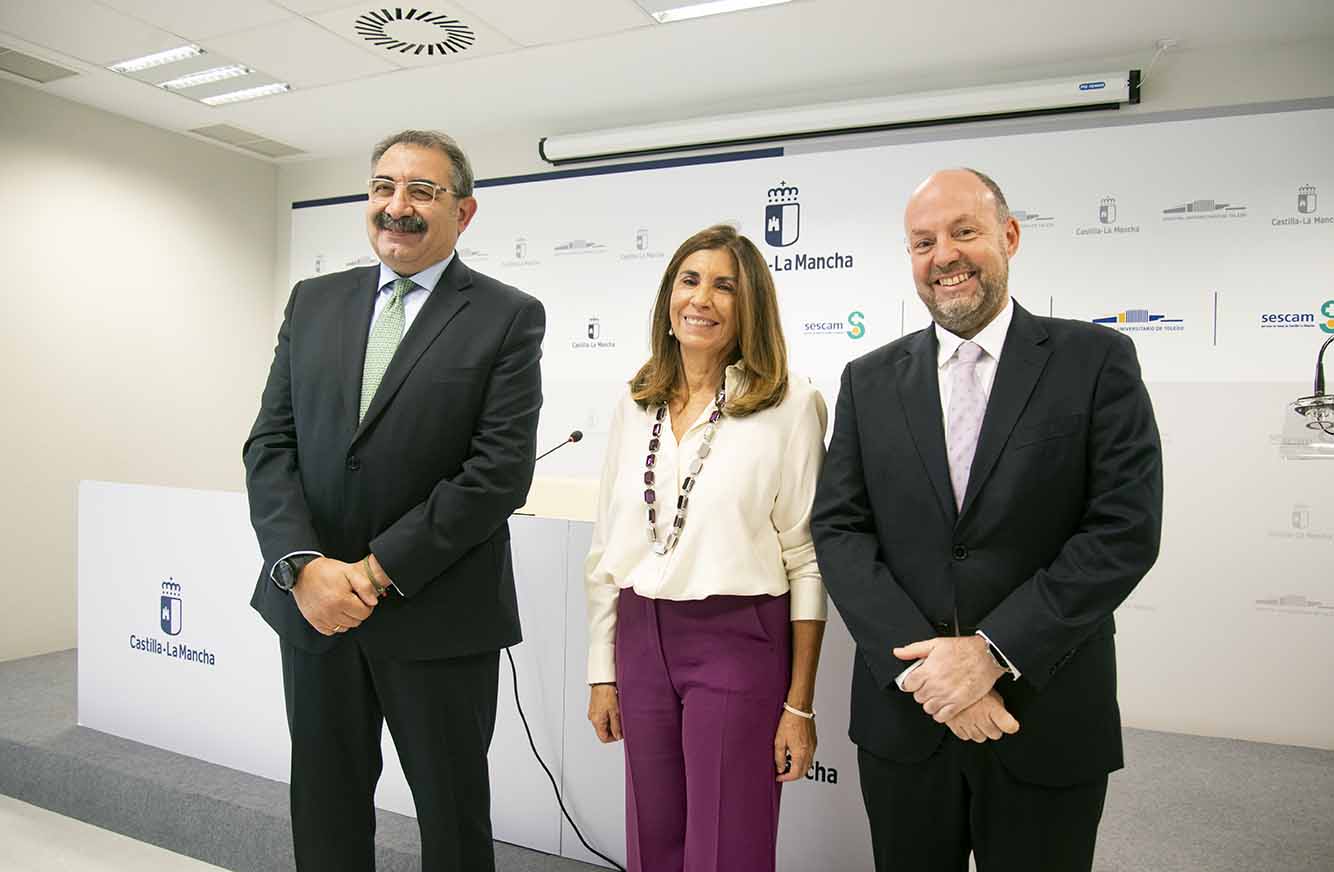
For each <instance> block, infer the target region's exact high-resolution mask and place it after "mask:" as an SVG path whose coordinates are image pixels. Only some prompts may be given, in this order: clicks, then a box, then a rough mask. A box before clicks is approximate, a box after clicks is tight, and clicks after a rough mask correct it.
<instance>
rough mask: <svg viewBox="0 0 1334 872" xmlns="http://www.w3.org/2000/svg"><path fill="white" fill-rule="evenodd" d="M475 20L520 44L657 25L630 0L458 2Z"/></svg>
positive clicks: (584, 36) (578, 37)
mask: <svg viewBox="0 0 1334 872" xmlns="http://www.w3.org/2000/svg"><path fill="white" fill-rule="evenodd" d="M461 3H462V5H463V6H465V7H467V9H468V10H469V11H472V12H475V13H476V17H478V18H480V19H482V20H483V21H485V22H486V23H487V24H489V25H491V26H492V27H494V28H495V29H496V30H499V31H500V32H501V33H503V34H505V35H506V36H508V37H509V38H510V39H512V40H514V41H515V42H517V43H519V44H521V45H546V44H548V43H553V42H570V41H573V40H576V39H587V38H589V37H592V36H601V35H603V34H608V33H617V32H619V31H622V30H629V29H631V28H633V27H654V26H657V25H656V24H655V23H654V21H653V19H652V18H650V17H649V16H648V15H647V14H645V13H644V10H642V9H640V8H639V7H638V6H636V5H635V3H634V2H633V0H581V2H579V3H550V2H534V0H461Z"/></svg>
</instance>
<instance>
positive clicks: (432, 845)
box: [281, 636, 500, 872]
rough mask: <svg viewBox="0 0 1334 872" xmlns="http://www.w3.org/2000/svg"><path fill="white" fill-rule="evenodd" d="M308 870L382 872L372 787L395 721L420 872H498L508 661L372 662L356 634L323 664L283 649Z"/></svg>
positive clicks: (492, 657)
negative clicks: (497, 773)
mask: <svg viewBox="0 0 1334 872" xmlns="http://www.w3.org/2000/svg"><path fill="white" fill-rule="evenodd" d="M281 649H282V661H283V689H284V693H285V695H286V698H287V725H288V729H289V730H290V731H291V735H292V772H291V777H292V789H291V800H292V838H293V842H294V844H295V849H296V867H297V869H298V870H300V872H373V870H374V869H375V807H374V804H373V801H374V796H375V784H376V782H377V781H378V780H379V777H380V769H381V766H382V762H381V758H380V731H381V725H382V724H383V723H385V722H386V721H387V722H388V724H389V732H390V734H391V735H392V736H393V738H394V747H395V749H396V750H397V751H398V757H399V761H400V762H401V763H402V764H403V773H404V775H406V776H407V780H408V786H409V787H410V788H411V789H412V798H413V802H414V803H415V805H416V808H417V822H418V825H419V826H420V828H421V845H422V866H421V868H422V872H491V870H494V869H495V854H494V845H493V844H492V841H491V798H490V797H491V793H490V779H489V776H488V773H487V766H486V753H487V749H488V748H489V747H490V744H491V734H492V732H493V730H494V728H495V723H496V688H497V682H498V680H499V668H500V660H499V657H500V654H499V652H498V651H490V652H487V653H484V654H477V655H473V656H469V657H457V658H451V659H446V660H389V659H384V658H378V657H371V656H369V655H367V654H366V653H365V651H363V650H362V649H361V646H360V645H358V643H357V641H356V637H355V636H350V637H345V638H344V639H342V640H341V641H340V643H339V644H338V645H336V646H334V648H333V649H332V650H331V651H329V652H327V653H324V654H311V653H309V652H306V651H302V650H300V649H297V648H294V647H292V646H291V645H288V644H287V643H285V642H283V643H281Z"/></svg>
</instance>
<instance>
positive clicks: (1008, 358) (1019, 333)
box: [959, 303, 1051, 518]
mask: <svg viewBox="0 0 1334 872" xmlns="http://www.w3.org/2000/svg"><path fill="white" fill-rule="evenodd" d="M1046 341H1047V331H1046V330H1045V329H1044V328H1043V327H1042V324H1041V323H1040V322H1039V321H1038V320H1037V319H1036V318H1034V317H1033V316H1032V315H1030V314H1029V313H1028V311H1027V310H1026V309H1023V308H1021V307H1020V305H1019V304H1018V303H1015V304H1014V317H1013V319H1012V320H1011V321H1010V329H1009V331H1008V332H1007V333H1006V335H1005V346H1004V348H1003V349H1002V350H1001V359H1000V365H999V366H998V367H997V369H996V379H995V381H994V382H992V385H991V397H990V398H989V399H988V400H987V411H986V415H985V416H984V417H983V419H982V432H981V434H980V435H979V436H978V440H977V451H976V452H975V453H974V454H973V467H972V469H971V470H969V473H968V490H967V491H966V492H965V493H964V500H963V508H962V509H961V510H960V512H959V517H961V518H962V517H963V516H965V515H967V514H968V510H969V509H970V508H972V505H973V503H974V502H976V501H977V493H978V491H979V490H981V489H982V486H983V485H984V484H986V481H987V477H988V476H990V475H991V471H992V469H994V468H995V466H996V461H997V460H998V459H1000V454H1001V451H1002V450H1003V449H1004V448H1005V443H1006V442H1007V441H1009V439H1010V433H1011V432H1012V431H1013V430H1014V425H1015V424H1016V423H1017V422H1018V421H1019V415H1020V414H1021V413H1022V412H1023V411H1024V407H1025V406H1026V405H1028V398H1029V397H1030V396H1031V395H1032V393H1033V388H1034V387H1035V386H1036V385H1037V383H1038V378H1039V377H1040V376H1041V375H1042V370H1043V369H1044V368H1046V366H1047V359H1048V358H1049V357H1051V351H1050V350H1049V349H1047V348H1046V347H1044V345H1043V343H1045V342H1046Z"/></svg>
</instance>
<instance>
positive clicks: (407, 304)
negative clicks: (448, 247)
mask: <svg viewBox="0 0 1334 872" xmlns="http://www.w3.org/2000/svg"><path fill="white" fill-rule="evenodd" d="M452 260H454V252H452V251H451V252H450V253H449V257H447V258H445V259H444V260H442V261H440V262H439V263H437V264H434V265H432V266H428V267H427V268H426V269H424V270H422V271H421V272H419V273H417V274H416V275H411V276H399V274H398V273H396V272H394V271H393V270H392V269H390V268H389V267H387V266H385V265H384V263H381V264H380V284H379V288H380V290H378V291H376V293H375V311H374V312H373V313H371V326H370V330H367V331H366V336H367V338H369V337H370V335H371V334H370V331H371V330H374V329H375V319H377V318H379V317H380V313H381V312H382V311H384V307H385V306H387V305H389V301H390V300H391V299H393V297H394V282H396V281H398V279H399V278H409V279H412V281H413V282H414V283H415V285H416V286H415V287H414V288H413V289H412V290H410V291H408V292H407V293H406V294H404V295H403V335H404V336H407V335H408V328H409V327H411V326H412V321H413V319H414V318H416V317H417V313H418V312H420V311H421V310H422V306H423V305H425V304H426V298H427V297H429V296H430V295H431V290H432V289H433V288H434V287H435V283H436V282H438V281H440V276H442V275H443V274H444V272H445V270H446V269H447V268H448V267H449V264H450V262H451V261H452Z"/></svg>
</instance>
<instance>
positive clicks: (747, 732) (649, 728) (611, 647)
mask: <svg viewBox="0 0 1334 872" xmlns="http://www.w3.org/2000/svg"><path fill="white" fill-rule="evenodd" d="M651 334H652V335H651V342H652V356H651V357H650V359H649V361H648V362H647V363H645V364H644V366H643V367H642V368H641V369H640V370H639V372H638V373H636V374H635V377H634V378H633V379H632V380H631V382H630V390H629V391H628V393H627V394H626V396H625V397H624V398H623V399H622V400H621V402H620V403H619V404H618V405H617V407H616V410H615V413H614V416H613V419H612V423H611V431H610V436H609V438H608V443H607V457H606V462H605V465H604V467H603V470H602V483H601V490H600V496H599V500H598V517H597V525H596V527H595V528H594V532H593V545H592V548H591V550H590V551H589V554H588V559H587V562H586V564H585V569H586V585H587V594H588V625H589V651H588V681H589V684H590V693H589V706H588V718H589V720H590V721H591V722H592V723H593V727H594V729H595V730H596V731H597V734H598V738H600V739H601V740H602V741H604V742H612V741H616V740H618V739H621V738H622V737H624V739H625V774H626V842H627V845H626V855H627V859H628V865H629V869H630V870H631V872H682V870H685V872H715V870H722V872H763V870H766V869H768V870H772V869H773V868H774V865H775V858H774V850H775V843H776V841H777V837H778V800H779V792H780V789H781V787H782V783H783V782H785V781H794V780H796V779H798V778H801V777H802V776H803V775H805V773H806V770H807V769H808V768H809V766H810V764H811V760H812V755H813V754H814V751H815V742H816V737H815V720H814V711H813V709H812V701H813V699H814V695H815V670H816V665H817V663H818V662H819V657H820V642H821V639H822V637H823V634H824V621H825V614H826V601H825V592H824V585H823V584H822V583H821V580H820V571H819V568H818V566H817V565H816V562H815V548H814V546H813V545H812V544H811V534H810V529H809V521H810V511H811V501H812V499H813V497H814V495H815V484H816V480H817V478H818V477H819V473H820V464H821V462H822V460H823V459H824V430H825V420H826V414H825V405H824V401H823V399H821V397H820V394H819V392H818V391H816V390H815V389H814V388H813V387H811V386H810V385H809V384H807V383H806V382H805V381H803V380H801V379H797V378H791V377H789V375H788V371H787V348H786V345H785V343H784V341H783V332H782V325H781V322H780V320H779V315H778V297H777V294H776V293H775V291H774V283H773V277H772V276H771V275H770V274H769V269H768V267H767V266H766V265H765V263H764V259H763V257H762V256H761V255H760V253H759V251H758V250H757V249H756V248H755V245H754V244H753V243H752V242H751V241H750V240H749V239H747V238H745V237H744V236H740V235H738V234H737V232H736V230H734V229H733V228H731V227H728V226H717V227H710V228H708V229H707V230H703V231H700V232H699V233H696V234H695V235H694V236H692V237H690V238H689V239H687V240H686V241H685V242H684V243H682V244H681V247H680V248H679V249H677V251H676V253H675V254H674V255H673V256H672V259H671V261H670V262H669V263H668V265H667V270H666V272H665V274H664V275H663V278H662V283H661V285H660V287H659V289H658V295H657V301H656V303H655V305H654V308H653V320H652V327H651Z"/></svg>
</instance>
